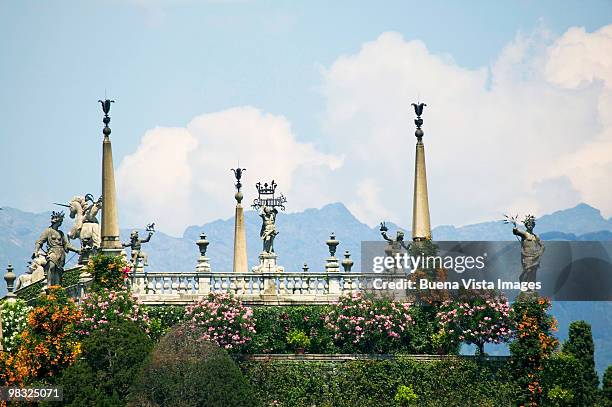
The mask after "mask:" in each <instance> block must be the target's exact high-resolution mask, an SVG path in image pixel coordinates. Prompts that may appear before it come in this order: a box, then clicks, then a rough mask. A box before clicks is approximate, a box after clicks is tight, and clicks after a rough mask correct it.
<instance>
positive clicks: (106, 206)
mask: <svg viewBox="0 0 612 407" xmlns="http://www.w3.org/2000/svg"><path fill="white" fill-rule="evenodd" d="M98 102H99V103H100V104H101V105H102V111H103V112H104V119H103V120H102V121H103V122H104V129H103V130H102V133H104V140H103V141H102V225H101V227H100V229H101V234H102V244H101V246H100V248H101V249H102V251H105V252H107V253H108V254H112V255H118V254H119V253H120V252H121V249H122V248H123V247H122V245H121V241H120V240H119V220H118V216H117V201H116V195H115V194H116V192H115V171H114V168H113V149H112V146H111V141H110V138H109V137H108V136H109V135H110V134H111V129H110V127H108V124H109V123H110V120H111V119H110V116H109V115H108V114H109V113H110V108H111V103H114V100H110V99H105V100H103V101H102V100H98Z"/></svg>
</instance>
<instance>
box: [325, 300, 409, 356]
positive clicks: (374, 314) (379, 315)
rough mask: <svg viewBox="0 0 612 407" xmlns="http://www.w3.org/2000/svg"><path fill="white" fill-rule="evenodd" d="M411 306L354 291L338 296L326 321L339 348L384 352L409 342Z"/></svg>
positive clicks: (363, 351)
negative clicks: (375, 298) (373, 297)
mask: <svg viewBox="0 0 612 407" xmlns="http://www.w3.org/2000/svg"><path fill="white" fill-rule="evenodd" d="M410 306H411V304H409V303H400V302H397V301H391V300H387V299H377V300H374V299H372V298H370V297H366V296H364V295H363V294H362V293H353V294H350V295H348V296H343V297H341V298H340V300H339V303H338V305H337V306H335V307H333V308H331V310H330V312H329V314H328V315H327V316H326V319H325V322H326V324H327V328H328V329H329V330H330V331H331V332H332V334H333V339H334V342H335V343H336V345H337V346H338V347H339V348H340V349H341V350H342V351H344V352H355V351H356V352H360V353H386V352H391V351H395V350H398V349H401V348H402V344H406V343H408V342H409V341H410V327H411V326H412V325H413V324H414V322H413V320H412V316H411V315H410Z"/></svg>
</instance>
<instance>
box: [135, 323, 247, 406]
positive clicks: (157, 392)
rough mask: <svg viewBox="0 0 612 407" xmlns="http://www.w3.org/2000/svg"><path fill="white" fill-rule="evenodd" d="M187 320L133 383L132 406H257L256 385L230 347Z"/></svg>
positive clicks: (166, 338)
mask: <svg viewBox="0 0 612 407" xmlns="http://www.w3.org/2000/svg"><path fill="white" fill-rule="evenodd" d="M201 333H202V329H201V328H198V327H196V328H195V330H194V329H193V328H192V327H191V326H189V325H186V324H183V325H179V326H178V327H175V328H173V329H172V330H171V331H170V332H169V333H168V334H167V335H166V336H164V337H163V338H161V340H160V342H159V343H158V344H157V346H156V347H155V349H154V350H153V352H152V354H151V355H150V357H149V358H148V361H147V362H146V364H145V367H144V369H143V370H142V373H141V375H140V376H139V377H138V379H137V380H136V382H135V383H134V387H133V391H132V394H131V396H130V399H131V401H130V403H129V405H131V406H151V405H155V406H172V407H173V406H184V407H188V406H236V407H240V406H255V405H259V403H258V402H257V401H256V398H255V394H254V392H253V389H252V388H251V386H250V385H249V383H248V382H247V380H246V379H245V378H244V376H243V375H242V373H241V371H240V369H239V368H238V366H237V365H236V363H235V362H234V361H233V360H232V359H231V358H230V357H229V355H228V354H227V351H226V350H224V349H222V348H219V347H218V346H217V345H215V344H213V343H211V342H207V341H205V340H202V339H201Z"/></svg>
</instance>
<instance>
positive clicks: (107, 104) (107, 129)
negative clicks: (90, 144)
mask: <svg viewBox="0 0 612 407" xmlns="http://www.w3.org/2000/svg"><path fill="white" fill-rule="evenodd" d="M98 103H100V104H101V105H102V111H103V112H104V119H102V122H103V123H104V130H102V133H104V136H105V137H108V136H110V134H111V129H110V127H108V124H109V123H110V121H111V118H110V116H109V115H108V114H109V113H110V108H111V103H115V101H114V100H110V99H105V100H101V99H100V100H98Z"/></svg>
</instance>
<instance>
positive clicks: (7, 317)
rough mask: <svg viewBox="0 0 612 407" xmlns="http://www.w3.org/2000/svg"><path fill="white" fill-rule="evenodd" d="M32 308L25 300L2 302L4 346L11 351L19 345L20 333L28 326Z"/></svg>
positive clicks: (0, 309)
mask: <svg viewBox="0 0 612 407" xmlns="http://www.w3.org/2000/svg"><path fill="white" fill-rule="evenodd" d="M31 309H32V308H31V307H29V306H28V305H27V304H26V302H25V301H24V300H21V299H18V300H16V301H14V302H9V301H4V302H3V303H2V304H0V320H1V321H2V348H3V349H4V350H5V351H6V352H11V351H13V350H15V349H16V348H17V346H18V345H19V335H20V334H21V331H23V330H24V329H25V328H26V325H27V318H28V313H29V312H30V310H31Z"/></svg>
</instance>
